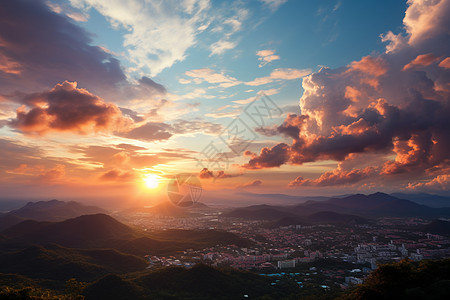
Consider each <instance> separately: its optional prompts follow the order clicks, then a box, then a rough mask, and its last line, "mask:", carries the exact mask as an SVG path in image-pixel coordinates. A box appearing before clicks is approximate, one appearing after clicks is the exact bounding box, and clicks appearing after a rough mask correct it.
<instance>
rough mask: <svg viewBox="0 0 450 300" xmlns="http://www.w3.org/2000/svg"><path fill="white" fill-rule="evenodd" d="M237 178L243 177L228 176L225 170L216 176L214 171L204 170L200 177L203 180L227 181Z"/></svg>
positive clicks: (218, 172)
mask: <svg viewBox="0 0 450 300" xmlns="http://www.w3.org/2000/svg"><path fill="white" fill-rule="evenodd" d="M237 176H242V174H228V173H225V171H223V170H219V171H216V174H214V172H213V171H210V170H209V169H208V168H203V169H202V170H201V171H200V173H199V175H198V177H199V178H201V179H211V178H214V179H225V178H233V177H237Z"/></svg>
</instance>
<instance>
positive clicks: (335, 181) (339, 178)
mask: <svg viewBox="0 0 450 300" xmlns="http://www.w3.org/2000/svg"><path fill="white" fill-rule="evenodd" d="M374 173H375V168H373V167H367V168H364V169H353V170H343V169H342V168H341V166H338V168H337V169H335V170H333V171H329V172H325V173H323V174H322V175H321V176H320V177H319V178H317V179H314V180H311V179H304V178H303V177H301V176H298V177H297V178H295V179H294V180H293V181H291V182H290V183H289V187H302V186H337V185H352V184H355V183H357V182H360V181H361V180H364V179H366V178H368V177H370V176H371V175H373V174H374Z"/></svg>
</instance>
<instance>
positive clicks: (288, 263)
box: [278, 259, 295, 269]
mask: <svg viewBox="0 0 450 300" xmlns="http://www.w3.org/2000/svg"><path fill="white" fill-rule="evenodd" d="M278 268H279V269H287V268H295V259H288V260H280V261H278Z"/></svg>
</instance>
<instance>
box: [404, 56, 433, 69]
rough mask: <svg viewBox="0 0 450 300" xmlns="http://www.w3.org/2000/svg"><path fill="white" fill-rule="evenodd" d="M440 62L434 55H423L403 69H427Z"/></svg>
mask: <svg viewBox="0 0 450 300" xmlns="http://www.w3.org/2000/svg"><path fill="white" fill-rule="evenodd" d="M437 60H439V57H436V56H435V55H434V54H433V53H428V54H421V55H418V56H417V57H416V58H414V59H413V60H412V61H411V62H409V63H408V64H407V65H405V66H404V67H403V71H405V70H408V69H413V68H416V67H426V66H429V65H431V64H432V63H434V62H436V61H437Z"/></svg>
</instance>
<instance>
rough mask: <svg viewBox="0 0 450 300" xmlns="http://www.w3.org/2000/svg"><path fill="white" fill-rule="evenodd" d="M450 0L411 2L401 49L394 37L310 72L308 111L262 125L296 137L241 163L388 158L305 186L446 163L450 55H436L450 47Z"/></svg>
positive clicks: (417, 174)
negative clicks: (448, 14) (382, 47)
mask: <svg viewBox="0 0 450 300" xmlns="http://www.w3.org/2000/svg"><path fill="white" fill-rule="evenodd" d="M449 3H450V1H448V0H446V1H444V0H442V1H434V2H433V1H421V0H414V1H408V5H409V6H408V9H407V13H406V17H405V20H404V24H405V26H406V27H407V32H408V35H407V36H401V37H402V39H404V42H402V43H397V44H396V45H395V51H393V47H394V45H393V44H392V41H391V43H390V44H388V45H387V49H386V50H387V51H386V53H384V54H379V55H378V54H372V55H369V56H365V57H363V58H362V59H360V60H357V61H354V62H352V63H350V64H348V65H347V66H344V67H341V68H337V69H328V68H322V69H321V70H320V71H319V72H316V73H312V74H310V75H308V76H306V77H304V78H303V81H302V87H303V89H304V93H303V95H302V97H301V99H300V103H299V104H300V105H299V106H300V107H299V108H300V111H301V115H288V116H287V118H286V120H285V121H284V123H283V124H281V125H280V126H272V127H265V128H257V129H256V130H257V131H258V132H259V133H261V134H263V135H267V136H276V135H280V134H282V135H284V136H286V137H289V138H291V139H292V144H290V145H289V144H286V143H280V144H278V145H275V146H273V147H264V148H263V149H261V151H260V153H259V154H255V153H247V154H248V155H250V160H249V161H248V163H246V164H243V166H242V167H244V168H248V169H263V168H272V167H280V166H282V165H284V164H291V165H302V164H304V163H307V162H314V161H320V160H334V161H340V162H346V161H348V160H349V159H351V157H352V156H353V155H354V154H360V155H362V156H364V155H372V154H373V155H378V156H379V157H384V162H381V166H380V165H374V166H370V165H369V166H367V167H366V168H363V169H359V168H355V169H353V168H351V169H345V170H344V169H341V170H338V171H334V172H328V173H324V174H323V175H322V176H321V177H319V178H318V179H316V180H309V179H304V178H301V177H300V178H298V179H297V180H296V181H294V182H293V183H292V185H299V186H300V185H317V186H318V185H325V184H327V185H332V184H333V185H334V184H350V182H353V181H354V180H355V179H358V180H362V178H364V179H369V178H370V180H378V179H379V178H382V177H386V176H391V177H392V176H394V178H398V180H400V179H401V177H399V176H397V175H399V174H408V175H409V176H410V177H411V178H416V179H417V180H420V179H421V178H423V177H424V176H428V175H427V174H428V172H429V171H430V170H433V169H436V168H438V169H442V170H444V169H445V166H447V165H448V163H449V161H450V153H449V152H448V149H449V147H450V138H449V135H448V128H450V119H449V118H448V115H450V84H449V80H450V73H449V70H448V69H447V68H445V67H443V66H445V65H446V62H445V60H442V61H441V62H440V63H439V65H438V64H437V62H438V61H440V60H441V59H442V58H443V57H446V56H447V54H448V50H449V49H448V43H446V41H447V39H448V26H444V25H443V24H444V23H445V22H447V21H448V20H447V19H448V18H447V19H443V18H441V16H442V12H441V11H438V10H437V9H436V7H440V8H441V9H444V10H446V9H447V6H448V5H449ZM419 8H420V9H419ZM411 10H413V11H414V12H411ZM413 15H414V16H415V17H414V18H415V19H414V20H415V21H414V20H413V18H412V16H413ZM434 16H436V19H435V18H434ZM419 27H423V28H422V29H421V28H419ZM424 32H427V33H430V34H431V33H432V34H431V36H427V35H424ZM396 37H399V36H396ZM425 41H426V42H425ZM388 50H389V51H388ZM405 66H407V67H405ZM418 66H427V68H426V69H423V68H418ZM278 77H282V76H278ZM287 77H288V76H287ZM261 81H263V82H264V81H268V80H267V79H266V80H261ZM389 157H394V159H387V158H389ZM377 161H378V160H377ZM370 167H372V168H373V169H370ZM369 171H370V172H369ZM366 175H367V177H366ZM437 175H439V174H437ZM395 176H397V177H395ZM377 178H378V179H377Z"/></svg>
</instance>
